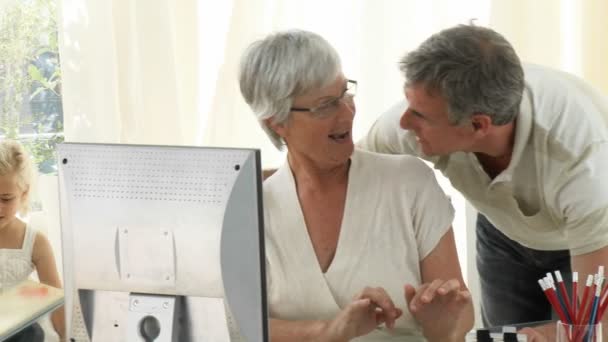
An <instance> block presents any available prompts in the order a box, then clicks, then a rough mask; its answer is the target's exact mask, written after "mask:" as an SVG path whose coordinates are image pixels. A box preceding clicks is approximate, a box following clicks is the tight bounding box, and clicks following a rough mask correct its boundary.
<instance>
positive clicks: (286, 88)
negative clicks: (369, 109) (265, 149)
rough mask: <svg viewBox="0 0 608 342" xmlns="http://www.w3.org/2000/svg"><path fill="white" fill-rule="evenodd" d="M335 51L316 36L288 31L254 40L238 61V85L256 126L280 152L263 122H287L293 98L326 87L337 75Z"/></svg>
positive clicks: (279, 145)
mask: <svg viewBox="0 0 608 342" xmlns="http://www.w3.org/2000/svg"><path fill="white" fill-rule="evenodd" d="M341 69H342V67H341V63H340V57H339V56H338V53H337V52H336V50H335V49H334V48H333V47H332V46H331V45H330V44H329V43H328V42H327V41H326V40H325V39H323V38H322V37H321V36H319V35H318V34H315V33H312V32H308V31H301V30H290V31H283V32H278V33H274V34H271V35H268V36H267V37H265V38H264V39H261V40H258V41H255V42H254V43H252V44H251V45H250V46H249V47H248V48H247V50H246V51H245V53H244V55H243V57H242V58H241V64H240V70H239V83H240V87H241V93H242V94H243V97H244V98H245V101H246V102H247V104H249V106H250V107H251V109H252V110H253V112H254V114H255V115H256V117H257V118H258V121H259V122H260V125H261V126H262V128H263V129H264V131H266V134H268V136H269V137H270V139H271V140H272V143H273V144H274V145H275V146H276V147H277V148H278V149H282V147H283V145H284V142H283V140H282V139H281V137H280V136H279V135H278V134H276V133H275V132H274V131H273V130H272V129H271V128H270V127H268V125H266V123H265V122H264V120H266V119H270V120H272V122H274V123H276V124H284V123H286V122H287V121H288V119H289V115H290V112H291V110H290V108H291V107H292V103H293V99H294V98H295V97H296V96H301V95H305V94H307V93H308V92H310V91H312V90H314V89H319V88H322V87H325V86H328V85H329V84H331V83H332V82H334V81H335V80H336V77H338V75H339V74H340V72H341Z"/></svg>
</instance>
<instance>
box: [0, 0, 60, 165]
mask: <svg viewBox="0 0 608 342" xmlns="http://www.w3.org/2000/svg"><path fill="white" fill-rule="evenodd" d="M3 7H4V8H2V9H1V11H0V138H11V139H17V140H20V141H21V142H22V143H23V144H24V145H25V147H26V148H27V149H28V150H29V151H30V153H31V154H32V156H33V157H34V159H35V162H36V164H37V165H38V170H39V171H40V172H41V173H47V174H48V173H51V174H52V173H55V172H56V170H57V168H56V162H55V145H56V144H57V143H59V142H62V141H63V110H62V106H61V69H60V68H59V53H58V44H57V43H58V42H57V37H58V34H57V2H56V0H13V1H10V2H8V3H5V4H4V5H3Z"/></svg>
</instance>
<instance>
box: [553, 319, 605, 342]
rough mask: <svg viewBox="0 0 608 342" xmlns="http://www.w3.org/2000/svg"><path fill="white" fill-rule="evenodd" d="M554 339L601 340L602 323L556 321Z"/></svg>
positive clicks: (561, 341) (563, 341) (566, 341)
mask: <svg viewBox="0 0 608 342" xmlns="http://www.w3.org/2000/svg"><path fill="white" fill-rule="evenodd" d="M555 341H557V342H602V323H598V324H595V325H576V324H567V323H562V321H557V325H556V331H555Z"/></svg>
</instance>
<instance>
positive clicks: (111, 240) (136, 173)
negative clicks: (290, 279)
mask: <svg viewBox="0 0 608 342" xmlns="http://www.w3.org/2000/svg"><path fill="white" fill-rule="evenodd" d="M57 153H58V166H59V170H58V172H59V190H60V191H59V193H60V205H61V228H62V239H63V241H62V245H63V255H64V258H63V260H64V283H65V293H66V296H65V297H66V321H67V327H68V329H67V334H68V336H67V337H68V341H70V340H71V341H76V342H80V341H93V342H96V341H104V342H106V341H113V342H114V341H116V342H118V341H128V342H134V341H158V342H164V341H180V342H188V341H197V342H199V341H200V342H204V341H223V340H225V336H226V334H227V330H228V329H227V325H230V324H231V322H230V319H228V320H229V321H228V322H227V319H226V316H227V315H226V314H225V313H224V308H225V307H226V308H228V309H229V310H228V311H230V312H231V315H228V317H229V318H232V317H233V318H234V321H236V324H235V326H237V327H238V328H239V330H240V335H241V336H242V337H243V338H245V340H246V341H251V342H257V341H260V342H262V341H267V340H268V322H267V306H266V285H265V280H266V279H265V257H264V234H263V226H264V225H263V209H262V184H261V182H262V177H261V171H260V152H259V150H255V149H238V148H208V147H178V146H145V145H119V144H85V143H64V144H60V145H58V147H57Z"/></svg>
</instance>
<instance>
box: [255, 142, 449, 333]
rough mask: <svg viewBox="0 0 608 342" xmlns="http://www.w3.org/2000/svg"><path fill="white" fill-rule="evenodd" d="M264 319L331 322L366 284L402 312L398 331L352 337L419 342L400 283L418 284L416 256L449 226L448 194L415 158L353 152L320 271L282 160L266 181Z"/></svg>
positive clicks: (420, 256)
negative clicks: (328, 256)
mask: <svg viewBox="0 0 608 342" xmlns="http://www.w3.org/2000/svg"><path fill="white" fill-rule="evenodd" d="M264 211H265V234H266V262H267V278H268V300H269V310H270V316H271V317H272V318H277V319H285V320H308V319H331V318H333V317H335V316H336V315H337V314H338V312H339V311H340V310H341V309H342V308H344V307H345V306H347V305H348V303H350V302H351V300H352V298H353V297H354V296H355V295H356V294H357V293H359V292H360V291H361V290H363V289H364V288H365V287H366V286H371V287H378V286H379V287H382V288H384V289H385V290H386V291H387V292H388V293H389V295H390V296H391V298H392V299H393V301H394V302H395V305H397V306H398V307H399V308H401V309H403V311H404V315H403V316H402V317H401V318H400V319H398V320H397V322H396V329H395V330H394V331H392V332H389V331H388V330H387V329H384V328H379V329H377V330H376V331H374V332H372V333H371V334H368V335H366V336H364V337H361V338H359V339H356V341H391V340H393V339H397V338H401V340H402V339H403V336H404V335H405V336H408V335H409V336H411V338H410V340H412V341H417V340H423V339H421V337H420V334H421V332H420V329H419V327H418V325H417V324H416V323H415V321H414V320H413V318H412V317H411V315H410V314H409V311H408V310H407V308H406V303H405V298H404V297H403V285H404V284H406V283H409V284H412V285H414V286H417V285H419V284H420V283H421V276H420V260H422V259H423V258H424V257H425V256H426V255H428V254H429V253H430V252H431V251H432V250H433V249H434V248H435V246H436V245H437V243H438V242H439V240H440V239H441V237H442V236H443V235H444V234H445V233H446V232H447V231H448V230H449V228H450V227H451V223H452V219H453V216H454V211H453V208H452V206H451V204H450V202H449V199H448V198H447V197H446V195H445V194H444V193H443V191H442V190H441V188H440V187H439V185H438V184H437V182H436V179H435V176H434V174H433V172H432V170H431V169H430V168H429V167H428V166H427V165H425V164H424V163H423V162H422V161H420V160H419V159H417V158H414V157H410V156H389V155H381V154H375V153H371V152H366V151H361V150H355V152H354V153H353V155H352V157H351V166H350V169H349V180H348V187H347V195H346V203H345V206H344V215H343V219H342V225H341V228H340V235H339V239H338V243H337V247H336V251H335V255H334V259H333V260H332V263H331V265H330V266H329V268H328V269H327V271H326V272H325V273H323V272H322V270H321V268H320V266H319V263H318V261H317V259H316V255H315V252H314V248H313V246H312V244H311V239H310V237H309V235H308V230H307V229H306V224H305V221H304V215H303V213H302V209H301V206H300V203H299V200H298V197H297V192H296V185H295V180H294V178H293V174H292V172H291V169H290V167H289V163H287V162H285V164H284V165H283V166H282V167H281V168H280V169H279V170H278V171H277V172H276V173H275V174H274V175H273V176H272V177H270V178H269V179H268V180H266V182H264Z"/></svg>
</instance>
